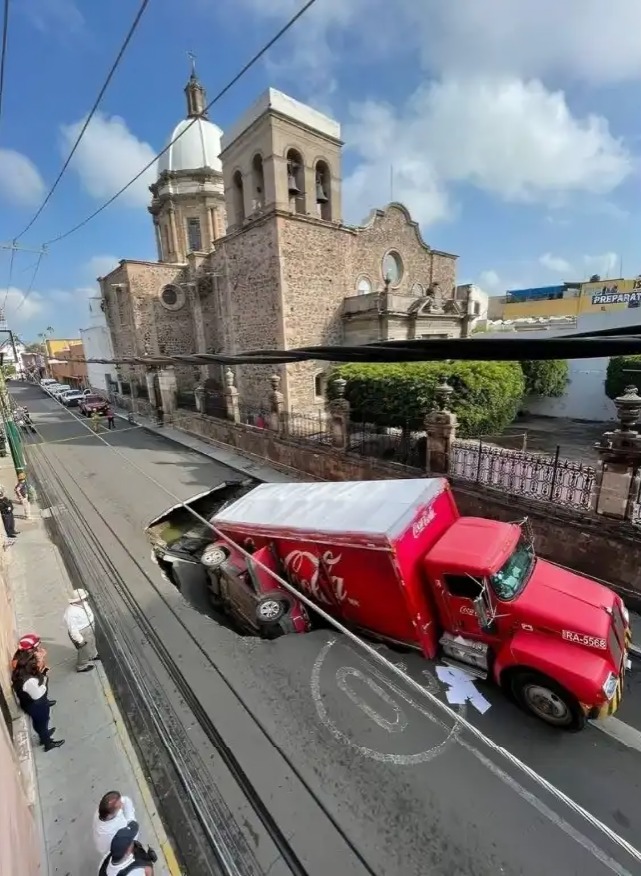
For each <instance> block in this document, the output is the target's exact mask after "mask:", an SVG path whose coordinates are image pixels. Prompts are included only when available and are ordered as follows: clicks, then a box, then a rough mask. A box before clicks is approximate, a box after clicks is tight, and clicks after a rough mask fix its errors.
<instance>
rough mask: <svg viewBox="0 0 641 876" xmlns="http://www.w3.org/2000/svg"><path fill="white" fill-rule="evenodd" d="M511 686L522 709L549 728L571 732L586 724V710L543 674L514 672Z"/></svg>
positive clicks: (581, 728)
mask: <svg viewBox="0 0 641 876" xmlns="http://www.w3.org/2000/svg"><path fill="white" fill-rule="evenodd" d="M510 689H511V691H512V694H513V695H514V698H515V699H516V701H517V702H518V703H519V705H520V706H521V707H522V708H523V709H525V710H526V711H527V712H530V714H532V715H534V717H535V718H538V719H539V720H540V721H545V723H546V724H549V725H550V726H551V727H557V728H558V729H560V730H566V731H568V732H570V733H578V731H579V730H583V728H584V727H585V723H586V717H585V713H584V712H583V709H582V708H581V706H580V705H579V703H578V701H577V700H576V699H575V697H573V696H572V694H571V693H569V692H568V691H567V690H565V688H563V687H561V685H560V684H557V683H556V682H555V681H553V680H552V679H551V678H548V677H547V676H546V675H542V674H541V673H539V672H515V673H514V674H513V675H512V676H511V678H510Z"/></svg>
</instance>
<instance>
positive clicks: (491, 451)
mask: <svg viewBox="0 0 641 876" xmlns="http://www.w3.org/2000/svg"><path fill="white" fill-rule="evenodd" d="M560 451H561V448H560V447H559V446H557V448H556V452H555V454H554V456H546V455H544V454H538V453H524V452H521V451H517V450H504V449H503V448H500V447H496V446H489V445H487V444H484V443H483V441H482V440H478V441H474V440H467V441H466V440H460V441H455V442H454V443H453V447H452V452H451V455H450V471H449V473H450V475H452V476H453V477H458V478H461V479H462V480H466V481H473V482H474V483H477V484H484V485H485V486H488V487H494V488H495V489H499V490H502V491H503V492H505V493H510V494H512V495H517V496H525V497H526V498H530V499H538V500H539V501H544V502H554V503H556V504H558V505H565V506H567V507H569V508H576V509H579V510H583V511H587V510H588V509H589V508H590V497H591V495H592V490H593V486H594V478H595V469H594V468H593V466H591V465H586V464H584V463H581V462H575V461H573V460H570V459H563V458H562V457H561V455H560Z"/></svg>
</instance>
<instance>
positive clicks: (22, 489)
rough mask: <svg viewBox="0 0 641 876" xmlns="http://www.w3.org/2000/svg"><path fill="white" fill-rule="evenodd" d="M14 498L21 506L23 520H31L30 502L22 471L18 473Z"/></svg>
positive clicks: (25, 479) (24, 475)
mask: <svg viewBox="0 0 641 876" xmlns="http://www.w3.org/2000/svg"><path fill="white" fill-rule="evenodd" d="M14 492H15V494H16V498H17V499H18V502H20V504H21V505H22V516H23V517H24V519H25V520H31V502H30V501H29V484H28V483H27V476H26V474H25V473H24V472H23V471H20V472H18V483H17V484H16V488H15V491H14Z"/></svg>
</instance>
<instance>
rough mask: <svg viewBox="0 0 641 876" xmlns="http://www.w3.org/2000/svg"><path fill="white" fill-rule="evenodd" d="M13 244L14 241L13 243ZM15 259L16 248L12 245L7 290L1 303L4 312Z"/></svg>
mask: <svg viewBox="0 0 641 876" xmlns="http://www.w3.org/2000/svg"><path fill="white" fill-rule="evenodd" d="M14 243H15V241H14ZM15 257H16V248H15V246H14V245H12V246H11V255H10V256H9V276H8V277H7V288H6V290H5V293H4V301H3V302H2V309H3V310H4V309H5V307H6V306H7V298H8V297H9V289H11V280H12V279H13V262H14V259H15Z"/></svg>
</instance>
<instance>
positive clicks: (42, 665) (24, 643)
mask: <svg viewBox="0 0 641 876" xmlns="http://www.w3.org/2000/svg"><path fill="white" fill-rule="evenodd" d="M30 652H33V653H34V654H35V656H36V659H37V662H38V667H39V669H40V671H41V672H42V675H43V676H44V677H45V678H46V679H47V689H48V688H49V679H48V677H47V674H48V672H49V667H48V666H47V662H46V661H47V652H46V651H45V649H44V648H43V646H42V639H41V638H40V636H39V635H38V634H37V633H26V635H24V636H23V637H22V638H21V639H20V641H19V642H18V649H17V651H16V652H15V654H14V655H13V658H12V660H11V672H12V673H13V672H15V670H16V668H17V666H18V661H19V660H20V658H21V657H23V656H24V655H25V654H28V653H30ZM47 700H48V702H49V705H50V706H55V704H56V701H55V700H52V699H49V696H48V695H47Z"/></svg>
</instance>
